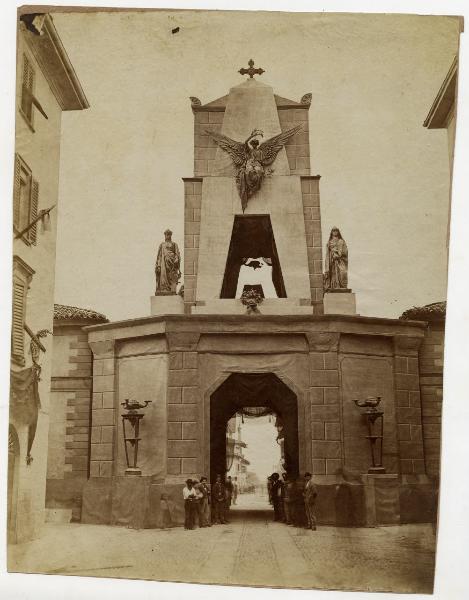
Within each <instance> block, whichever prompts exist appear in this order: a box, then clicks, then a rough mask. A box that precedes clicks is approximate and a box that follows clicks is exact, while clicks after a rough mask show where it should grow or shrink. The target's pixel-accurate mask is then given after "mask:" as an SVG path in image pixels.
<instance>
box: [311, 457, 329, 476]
mask: <svg viewBox="0 0 469 600" xmlns="http://www.w3.org/2000/svg"><path fill="white" fill-rule="evenodd" d="M311 467H312V471H313V475H325V474H326V461H325V459H324V458H313V460H312V461H311Z"/></svg>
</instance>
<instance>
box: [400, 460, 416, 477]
mask: <svg viewBox="0 0 469 600" xmlns="http://www.w3.org/2000/svg"><path fill="white" fill-rule="evenodd" d="M400 465H401V473H402V474H403V475H408V474H410V473H413V472H414V465H413V464H412V459H409V458H401V460H400Z"/></svg>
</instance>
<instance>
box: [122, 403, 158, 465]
mask: <svg viewBox="0 0 469 600" xmlns="http://www.w3.org/2000/svg"><path fill="white" fill-rule="evenodd" d="M150 403H151V400H145V402H144V404H140V403H139V402H134V401H133V400H128V399H127V400H125V401H124V402H121V406H123V407H124V410H126V411H127V412H126V413H124V414H122V429H123V431H124V446H125V460H126V461H127V469H126V470H125V474H126V475H141V474H142V471H141V469H139V468H138V466H137V459H138V443H139V441H140V440H141V438H140V437H139V430H140V421H141V420H142V419H143V417H144V415H143V413H142V412H138V411H139V410H141V409H142V408H146V407H147V406H148V405H149V404H150ZM126 424H127V425H126ZM129 445H130V448H129ZM129 454H133V456H129Z"/></svg>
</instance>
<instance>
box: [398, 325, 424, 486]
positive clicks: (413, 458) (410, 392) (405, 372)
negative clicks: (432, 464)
mask: <svg viewBox="0 0 469 600" xmlns="http://www.w3.org/2000/svg"><path fill="white" fill-rule="evenodd" d="M421 343H422V338H417V337H410V336H395V337H394V388H395V394H396V416H397V435H398V443H399V457H400V468H401V473H402V474H424V473H425V461H424V451H423V437H422V408H421V401H420V379H419V366H418V349H419V347H420V344H421Z"/></svg>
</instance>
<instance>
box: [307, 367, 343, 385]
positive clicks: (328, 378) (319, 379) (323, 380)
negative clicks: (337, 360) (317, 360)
mask: <svg viewBox="0 0 469 600" xmlns="http://www.w3.org/2000/svg"><path fill="white" fill-rule="evenodd" d="M310 381H311V385H314V386H320V387H337V386H338V385H339V374H338V371H336V370H330V371H313V370H312V371H310Z"/></svg>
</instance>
